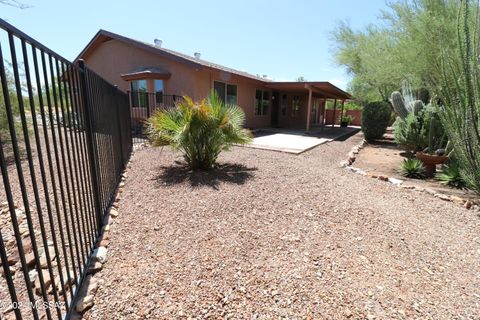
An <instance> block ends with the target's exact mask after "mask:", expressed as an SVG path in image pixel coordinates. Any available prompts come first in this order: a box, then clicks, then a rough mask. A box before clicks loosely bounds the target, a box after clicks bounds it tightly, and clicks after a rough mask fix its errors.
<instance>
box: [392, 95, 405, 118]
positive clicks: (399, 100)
mask: <svg viewBox="0 0 480 320" xmlns="http://www.w3.org/2000/svg"><path fill="white" fill-rule="evenodd" d="M391 100H392V106H393V110H395V113H396V114H397V115H398V116H399V117H400V118H402V119H403V120H404V119H405V118H406V117H407V116H408V110H407V108H406V107H405V100H404V99H403V96H402V94H401V93H400V92H399V91H394V92H392V96H391Z"/></svg>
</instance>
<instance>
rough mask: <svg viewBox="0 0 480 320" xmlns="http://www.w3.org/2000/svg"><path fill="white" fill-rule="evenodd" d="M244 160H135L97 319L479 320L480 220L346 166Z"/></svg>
mask: <svg viewBox="0 0 480 320" xmlns="http://www.w3.org/2000/svg"><path fill="white" fill-rule="evenodd" d="M361 139H362V136H361V135H360V134H357V135H355V136H353V137H351V138H349V139H348V140H346V141H343V142H330V143H327V144H324V145H321V146H318V147H317V148H315V149H313V150H311V151H309V152H306V153H303V154H301V155H291V154H285V153H279V152H274V151H265V150H258V149H251V148H243V147H235V148H234V149H233V150H232V151H230V152H225V153H223V154H222V155H221V156H220V158H219V168H217V169H216V170H215V171H212V172H198V173H193V174H192V173H191V172H188V170H186V169H185V168H184V167H183V165H182V164H183V160H182V157H181V154H180V153H178V152H175V151H172V150H171V149H169V148H163V149H160V148H150V147H149V148H145V149H141V150H138V151H137V152H136V153H135V155H134V156H133V159H132V162H131V164H130V166H129V169H128V178H127V179H126V185H125V191H124V192H123V193H122V194H121V200H120V203H119V208H118V211H119V216H118V218H116V220H115V222H114V223H113V225H112V226H111V228H110V231H108V237H109V239H110V246H109V252H108V261H107V263H106V264H105V265H104V267H103V270H102V271H100V272H99V273H97V274H96V275H95V277H96V278H98V279H99V280H100V281H101V283H102V285H101V286H100V288H99V289H98V292H97V294H96V296H95V305H94V306H93V307H92V309H90V310H89V311H87V312H86V314H85V315H84V318H85V319H148V318H150V319H187V318H197V319H207V318H208V319H219V318H225V319H227V318H228V319H230V318H231V319H280V318H283V319H345V318H350V319H479V318H480V232H479V231H480V218H479V213H478V211H475V210H466V209H464V208H462V207H460V206H458V205H455V204H453V203H451V202H445V201H442V200H440V199H437V198H434V197H432V196H430V195H425V194H420V193H416V192H413V191H411V190H404V189H402V188H398V187H395V186H393V185H391V184H388V183H385V182H382V181H379V180H375V179H371V178H368V177H364V176H361V175H356V174H352V173H350V172H348V171H346V170H344V169H342V168H340V166H339V162H340V161H341V160H342V159H344V158H345V156H346V154H347V153H348V151H349V150H350V149H351V148H352V147H353V146H354V145H356V144H358V143H359V141H360V140H361Z"/></svg>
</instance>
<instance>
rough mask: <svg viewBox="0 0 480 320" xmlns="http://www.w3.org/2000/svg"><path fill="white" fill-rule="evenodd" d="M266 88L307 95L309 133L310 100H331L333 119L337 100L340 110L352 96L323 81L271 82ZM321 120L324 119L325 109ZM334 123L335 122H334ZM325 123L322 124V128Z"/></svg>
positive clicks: (307, 128)
mask: <svg viewBox="0 0 480 320" xmlns="http://www.w3.org/2000/svg"><path fill="white" fill-rule="evenodd" d="M267 87H268V88H270V89H272V90H280V91H288V92H299V93H305V91H306V92H307V93H308V103H307V121H306V125H305V131H306V132H309V131H310V115H311V112H312V98H313V97H314V96H315V97H318V98H322V99H324V100H328V99H333V100H334V111H333V117H334V119H335V109H336V107H337V100H340V101H342V109H343V104H344V103H345V100H349V99H352V96H351V95H350V94H349V93H348V92H345V91H343V90H342V89H340V88H338V87H336V86H334V85H333V84H331V83H330V82H324V81H302V82H272V83H268V84H267ZM323 118H324V119H325V108H324V114H323ZM334 122H335V121H334ZM324 125H325V123H322V128H323V126H324Z"/></svg>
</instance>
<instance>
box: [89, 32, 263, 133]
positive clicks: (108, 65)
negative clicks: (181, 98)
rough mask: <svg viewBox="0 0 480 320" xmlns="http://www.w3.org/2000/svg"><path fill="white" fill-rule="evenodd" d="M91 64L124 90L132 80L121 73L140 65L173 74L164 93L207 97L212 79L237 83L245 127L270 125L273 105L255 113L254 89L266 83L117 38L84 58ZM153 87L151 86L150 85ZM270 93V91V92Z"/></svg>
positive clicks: (238, 99)
mask: <svg viewBox="0 0 480 320" xmlns="http://www.w3.org/2000/svg"><path fill="white" fill-rule="evenodd" d="M84 59H85V62H86V64H87V66H88V67H90V68H91V69H93V70H94V71H95V72H97V73H98V74H100V75H101V76H102V77H104V78H106V79H107V80H108V81H109V82H111V83H112V84H115V85H118V87H119V88H120V89H121V90H123V91H127V90H129V89H130V88H129V83H128V82H127V81H124V80H123V79H122V78H121V77H120V75H121V74H125V73H130V72H132V71H133V70H136V69H138V68H141V67H162V68H164V69H166V70H168V71H169V72H170V73H171V77H170V78H169V79H168V80H165V81H164V87H165V94H169V95H171V94H177V95H188V96H190V97H193V99H194V100H200V99H203V98H205V97H206V96H207V95H208V93H209V91H210V90H211V89H212V88H213V81H222V82H226V83H229V84H235V85H237V103H238V105H239V106H240V107H242V109H243V110H244V111H245V114H246V124H245V125H246V126H247V127H249V128H259V127H268V126H270V121H271V108H270V109H269V113H268V114H267V115H263V116H256V115H255V114H254V113H255V90H256V89H262V90H267V91H270V90H268V89H266V88H265V86H264V84H263V82H261V81H256V80H254V79H249V78H245V77H241V76H237V75H235V74H231V73H228V72H223V71H219V70H215V69H210V68H203V69H195V68H193V67H190V66H186V65H184V64H182V63H179V62H176V61H173V60H169V59H167V58H163V57H160V56H158V55H155V54H153V53H150V52H147V51H144V50H141V49H138V48H135V47H131V46H129V45H127V44H125V43H123V42H120V41H117V40H110V41H107V42H105V43H102V44H101V45H99V46H98V48H96V50H95V51H93V52H92V53H91V54H90V55H89V56H87V57H85V58H84ZM148 88H149V90H152V85H151V84H150V85H149V86H148ZM270 96H271V91H270Z"/></svg>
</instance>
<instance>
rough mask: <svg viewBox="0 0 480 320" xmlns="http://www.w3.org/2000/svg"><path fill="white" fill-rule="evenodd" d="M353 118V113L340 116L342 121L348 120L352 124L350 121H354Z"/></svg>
mask: <svg viewBox="0 0 480 320" xmlns="http://www.w3.org/2000/svg"><path fill="white" fill-rule="evenodd" d="M353 119H354V117H353V116H352V115H349V114H346V115H343V116H342V117H341V118H340V121H341V122H346V123H347V124H350V123H352V121H353Z"/></svg>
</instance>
